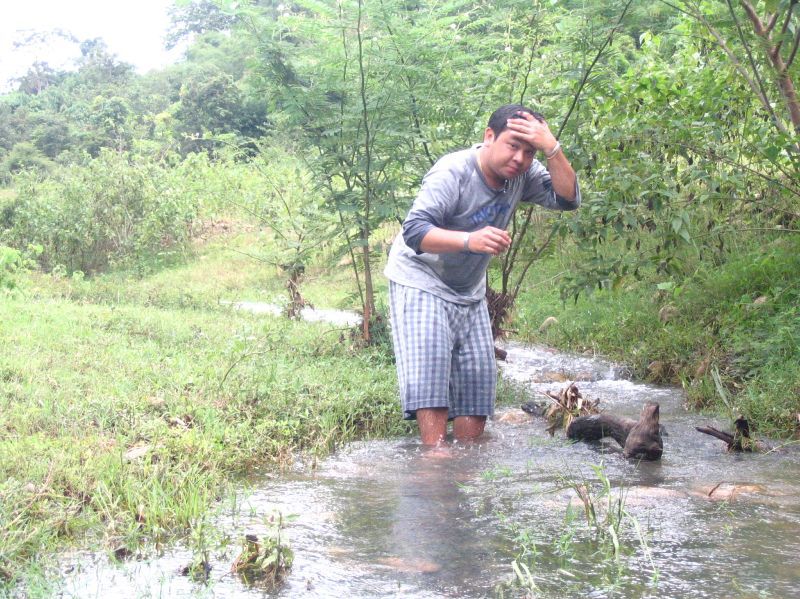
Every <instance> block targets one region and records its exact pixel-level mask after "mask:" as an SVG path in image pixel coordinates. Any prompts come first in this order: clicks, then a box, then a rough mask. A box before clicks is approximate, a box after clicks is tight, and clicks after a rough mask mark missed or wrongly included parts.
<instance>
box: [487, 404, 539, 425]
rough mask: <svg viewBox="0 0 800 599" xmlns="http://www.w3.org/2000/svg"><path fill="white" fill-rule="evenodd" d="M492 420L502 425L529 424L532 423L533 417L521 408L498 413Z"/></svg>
mask: <svg viewBox="0 0 800 599" xmlns="http://www.w3.org/2000/svg"><path fill="white" fill-rule="evenodd" d="M492 420H494V422H499V423H501V424H527V423H529V422H530V421H531V415H530V414H529V413H528V412H527V411H525V410H523V409H521V408H510V409H508V410H504V411H502V412H498V413H497V414H495V416H494V418H493V419H492Z"/></svg>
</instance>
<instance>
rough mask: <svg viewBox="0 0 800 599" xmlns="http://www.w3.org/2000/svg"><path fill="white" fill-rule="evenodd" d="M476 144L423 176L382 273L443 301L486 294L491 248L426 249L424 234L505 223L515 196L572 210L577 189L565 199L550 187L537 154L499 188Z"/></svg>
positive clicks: (576, 203) (504, 225)
mask: <svg viewBox="0 0 800 599" xmlns="http://www.w3.org/2000/svg"><path fill="white" fill-rule="evenodd" d="M478 148H480V144H479V145H476V146H473V147H472V148H470V149H467V150H461V151H458V152H453V153H452V154H447V155H446V156H443V157H442V158H440V159H439V160H438V161H437V162H436V164H434V165H433V167H432V168H431V170H430V171H428V174H427V175H425V177H424V178H423V180H422V186H421V187H420V190H419V193H418V194H417V198H416V199H415V200H414V204H413V205H412V206H411V210H410V211H409V213H408V216H406V219H405V221H404V222H403V232H402V235H398V236H397V237H396V238H395V240H394V243H393V244H392V249H391V251H390V252H389V261H388V263H387V265H386V269H385V270H384V274H385V275H386V276H387V277H388V278H389V279H390V280H392V281H394V282H396V283H400V284H401V285H406V286H408V287H415V288H418V289H423V290H425V291H428V292H430V293H433V294H434V295H437V296H439V297H441V298H443V299H445V300H447V301H451V302H454V303H457V304H471V303H473V302H477V301H480V300H481V299H483V297H484V296H485V295H486V268H487V267H488V265H489V260H490V259H491V258H492V256H491V255H489V254H480V253H474V252H467V251H462V252H454V253H446V254H429V253H423V252H422V251H421V250H420V243H421V242H422V238H423V237H425V235H426V234H427V233H428V231H430V230H431V229H433V228H434V227H438V228H441V229H448V230H451V231H467V232H472V231H477V230H478V229H482V228H483V227H486V226H493V227H497V228H499V229H505V228H507V227H508V224H509V222H510V221H511V217H512V215H513V214H514V209H515V208H516V207H517V204H518V203H519V202H529V203H534V204H539V205H541V206H543V207H545V208H549V209H552V210H574V209H575V208H577V207H578V206H579V205H580V202H581V196H580V189H579V188H578V185H577V183H576V185H575V200H574V201H569V200H567V199H566V198H562V197H561V196H559V195H557V194H556V193H555V191H553V186H552V183H551V179H550V173H549V172H547V169H546V168H545V167H544V166H543V165H542V164H541V163H540V162H538V161H537V160H534V161H533V164H531V167H530V169H528V171H527V172H525V173H523V174H522V175H520V176H519V177H516V178H514V179H511V180H509V181H506V185H505V187H504V188H503V189H501V190H497V189H494V188H492V187H490V186H489V184H488V183H487V182H486V180H485V178H484V177H483V173H481V170H480V168H479V166H478V161H477V150H478Z"/></svg>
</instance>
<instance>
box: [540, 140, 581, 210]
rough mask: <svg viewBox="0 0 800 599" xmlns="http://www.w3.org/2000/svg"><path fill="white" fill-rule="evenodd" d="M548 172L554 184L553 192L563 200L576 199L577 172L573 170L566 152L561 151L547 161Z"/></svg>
mask: <svg viewBox="0 0 800 599" xmlns="http://www.w3.org/2000/svg"><path fill="white" fill-rule="evenodd" d="M547 170H548V171H549V172H550V179H551V182H552V183H553V190H554V191H555V192H556V193H557V194H558V195H559V196H561V197H562V198H564V199H567V200H574V199H575V182H576V177H575V171H574V170H572V165H570V163H569V160H567V157H566V156H564V152H563V151H561V150H559V151H558V153H557V154H556V155H555V156H553V157H552V158H550V159H548V160H547Z"/></svg>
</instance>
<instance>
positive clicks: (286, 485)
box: [62, 345, 800, 598]
mask: <svg viewBox="0 0 800 599" xmlns="http://www.w3.org/2000/svg"><path fill="white" fill-rule="evenodd" d="M508 349H509V356H508V361H507V363H506V364H504V365H503V366H502V369H503V375H504V376H505V377H506V378H508V379H509V380H512V381H516V382H518V383H519V384H521V385H525V386H526V387H527V388H529V389H530V390H531V391H532V392H536V391H545V390H558V389H560V388H561V387H563V385H564V382H563V380H560V379H563V378H565V377H566V378H568V379H569V380H577V381H578V382H577V384H578V386H579V388H580V389H581V391H582V393H583V394H584V396H587V397H590V398H592V399H596V398H599V399H600V405H601V406H602V407H604V408H605V409H606V410H607V411H609V412H613V413H617V414H621V415H627V416H631V417H635V416H636V415H637V414H638V412H639V410H640V407H641V404H642V403H643V402H644V401H657V402H659V403H660V405H661V421H662V423H663V424H664V425H665V427H666V429H667V434H668V436H666V437H665V439H664V457H663V459H662V460H661V461H660V462H655V463H638V464H637V463H634V462H630V461H626V460H625V459H623V458H622V456H621V455H620V454H619V452H618V451H617V450H616V448H615V447H614V446H613V442H611V443H609V444H592V445H590V444H585V443H578V444H574V445H573V444H571V443H570V442H568V441H567V440H565V439H564V436H563V432H562V433H557V434H556V435H555V436H554V437H550V436H549V435H548V434H547V433H546V432H545V430H544V429H545V424H544V422H543V421H541V420H537V419H533V418H530V417H527V416H525V415H523V414H522V413H521V412H520V411H518V410H516V409H514V408H506V409H503V410H501V413H500V414H498V416H499V417H498V418H496V419H495V420H494V421H492V422H490V423H489V426H488V427H487V430H488V435H487V438H486V440H485V441H483V442H482V443H480V444H477V445H474V446H469V447H458V446H456V447H454V448H453V450H452V451H451V453H450V455H449V456H442V455H439V454H437V453H432V452H428V451H424V450H423V449H422V448H420V446H419V445H418V444H417V443H416V442H415V440H413V439H400V440H391V441H374V442H368V443H358V444H354V445H351V446H349V447H347V448H345V449H343V450H342V451H340V452H338V453H337V454H336V455H334V456H332V457H331V458H330V459H328V460H326V461H324V462H323V463H321V464H318V465H317V466H316V468H311V467H310V466H309V467H305V466H302V465H299V466H298V468H297V469H296V471H294V472H292V473H291V474H289V475H286V476H283V477H280V478H263V479H254V480H253V481H252V487H251V488H249V489H248V490H242V492H241V493H240V495H239V500H238V505H237V506H236V507H235V508H232V507H231V508H228V509H225V510H224V512H223V513H222V515H220V517H219V518H218V521H217V522H216V523H215V525H216V526H217V528H218V534H221V535H223V536H227V537H228V538H229V539H231V542H230V543H229V544H228V545H227V547H220V546H218V544H216V543H212V544H211V545H212V547H211V566H212V570H211V575H210V580H209V581H208V583H205V584H200V583H193V582H191V581H190V580H189V579H188V578H187V577H185V576H181V575H180V573H179V571H180V569H181V568H182V567H183V566H185V565H186V564H187V563H188V562H189V561H190V560H191V557H192V552H191V551H190V550H189V549H187V548H185V547H176V548H173V549H171V550H169V551H166V552H165V553H164V554H163V555H161V556H158V557H151V558H141V559H130V560H128V561H126V562H124V563H123V564H121V565H110V564H109V563H108V561H107V559H106V558H105V557H103V556H97V555H87V554H76V555H73V556H71V557H70V558H69V559H67V560H66V561H65V563H64V565H63V568H64V570H63V571H64V573H65V574H64V577H63V584H62V595H63V596H65V597H112V596H113V597H203V596H205V597H264V596H270V597H332V598H333V597H335V598H341V597H350V598H356V597H358V598H360V597H363V598H375V597H410V598H416V597H419V598H429V597H496V596H506V597H522V596H525V595H526V591H525V590H524V589H521V588H520V587H519V586H513V585H512V584H510V583H511V581H512V579H513V578H514V575H513V570H512V567H511V562H512V560H513V559H514V558H515V557H519V560H520V562H522V563H524V564H525V565H526V566H527V567H528V569H529V571H530V573H531V580H532V581H533V584H535V585H536V591H535V592H534V593H533V594H532V595H531V596H537V597H539V596H541V597H720V598H723V597H724V598H727V597H776V598H778V597H780V598H784V597H800V452H798V450H797V449H796V448H795V447H793V446H789V447H785V448H783V449H782V450H780V451H773V452H771V453H767V454H760V455H732V454H726V453H725V452H724V451H723V444H722V443H721V442H720V441H717V440H715V439H713V438H711V437H708V436H706V435H702V434H700V433H697V432H696V431H695V430H694V427H695V426H696V425H698V424H701V423H710V424H714V425H716V426H718V427H722V428H726V424H727V423H726V422H724V421H721V420H717V419H713V418H706V417H701V416H697V415H690V414H688V413H686V412H685V410H684V409H683V407H682V402H683V394H682V392H681V391H680V390H678V389H674V388H665V387H653V386H648V385H643V384H637V383H633V382H630V381H628V380H625V379H624V375H625V373H624V370H622V369H620V368H617V367H615V366H614V365H613V364H608V363H604V362H602V361H599V360H594V359H589V358H585V357H580V356H566V355H563V354H558V353H552V352H549V351H547V350H545V349H537V348H525V347H522V346H518V345H511V346H509V348H508ZM548 381H550V382H548ZM554 381H555V382H554ZM600 464H602V470H600V472H601V473H602V474H603V475H604V476H606V477H607V478H608V479H609V480H610V482H611V485H612V487H613V491H612V496H614V497H618V496H619V494H620V493H623V496H624V503H625V509H626V511H627V513H628V515H626V516H624V517H623V521H622V526H621V527H620V534H619V539H620V544H621V549H622V554H621V556H620V558H619V559H618V560H615V559H614V557H613V554H609V553H608V552H607V551H606V552H604V551H602V550H598V544H597V543H596V542H595V541H594V535H593V533H592V529H591V528H590V527H588V526H587V524H586V521H585V519H584V517H583V508H582V507H581V504H580V503H579V502H578V501H577V499H576V497H575V494H574V492H573V491H571V490H570V489H569V484H570V483H571V482H576V481H577V482H581V481H584V482H586V483H587V485H588V487H589V488H591V489H592V492H593V493H594V496H595V497H600V495H601V491H600V486H599V483H598V480H599V479H598V470H597V469H596V468H593V466H595V467H597V466H599V465H600ZM601 503H602V502H601V501H597V504H598V509H600V507H599V506H600V504H601ZM569 505H571V506H572V508H570V509H569V510H568V506H569ZM275 511H279V512H281V513H283V514H285V515H294V516H295V519H294V520H292V521H291V522H289V523H288V524H287V526H286V531H285V532H286V536H287V538H288V541H289V543H290V545H291V547H292V549H293V550H294V552H295V556H296V557H295V562H294V566H293V568H292V570H291V573H290V575H289V576H288V579H287V580H286V582H285V584H284V585H283V586H282V587H280V588H279V589H278V590H277V591H274V592H272V593H267V592H266V591H264V590H263V589H260V588H258V587H249V586H247V585H245V584H244V583H243V582H242V581H241V580H240V579H239V578H238V577H237V576H235V575H232V574H230V573H229V570H230V566H231V563H232V562H233V560H234V559H235V558H236V554H237V553H238V549H237V539H239V538H241V537H242V536H243V535H244V534H245V533H248V532H253V533H256V534H262V533H263V531H264V518H265V516H266V515H268V514H270V513H273V512H275ZM600 511H601V513H602V510H600ZM601 519H602V516H601ZM637 525H638V527H639V529H640V530H641V531H642V535H639V534H638V533H637V532H636V526H637ZM642 538H644V543H643V542H642V540H641V539H642Z"/></svg>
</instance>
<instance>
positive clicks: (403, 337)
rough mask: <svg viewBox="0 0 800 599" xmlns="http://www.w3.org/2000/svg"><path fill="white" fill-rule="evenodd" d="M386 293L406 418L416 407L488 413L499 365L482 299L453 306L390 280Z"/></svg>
mask: <svg viewBox="0 0 800 599" xmlns="http://www.w3.org/2000/svg"><path fill="white" fill-rule="evenodd" d="M389 296H390V311H391V319H392V339H393V341H394V353H395V359H396V362H397V379H398V383H399V386H400V400H401V401H402V404H403V416H404V418H405V419H407V420H413V419H414V418H416V411H417V410H419V409H420V408H449V414H448V416H449V418H451V419H452V418H455V417H456V416H491V415H492V414H493V413H494V401H495V395H496V388H497V366H496V364H495V358H494V341H493V339H492V329H491V324H490V322H489V312H488V310H487V309H486V300H485V299H484V300H483V301H480V302H476V303H474V304H470V305H461V304H455V303H452V302H448V301H446V300H443V299H441V298H440V297H437V296H435V295H433V294H431V293H428V292H426V291H422V290H421V289H415V288H413V287H406V286H405V285H400V284H398V283H395V282H393V281H392V282H390V287H389Z"/></svg>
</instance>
